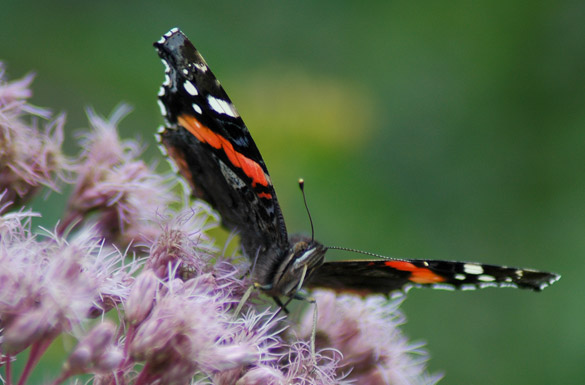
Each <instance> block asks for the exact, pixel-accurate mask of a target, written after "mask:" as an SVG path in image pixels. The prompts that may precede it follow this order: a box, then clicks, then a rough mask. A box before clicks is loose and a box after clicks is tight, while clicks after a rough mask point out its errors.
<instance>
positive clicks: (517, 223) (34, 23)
mask: <svg viewBox="0 0 585 385" xmlns="http://www.w3.org/2000/svg"><path fill="white" fill-rule="evenodd" d="M584 19H585V3H584V2H582V1H575V0H573V1H571V0H561V1H556V2H547V1H536V2H530V3H526V2H521V1H516V0H512V1H505V2H504V1H495V2H494V1H476V2H465V1H452V2H428V1H427V2H402V3H397V2H388V1H372V2H353V1H343V0H342V1H340V0H337V1H333V0H323V1H319V2H313V1H306V0H302V1H295V2H286V3H281V2H266V1H255V0H249V1H245V2H236V1H231V2H227V1H216V2H212V1H195V0H191V1H169V2H164V3H163V2H154V1H140V2H139V1H136V0H132V1H125V2H119V1H111V0H110V1H100V2H90V1H77V2H75V1H51V2H46V1H39V0H37V1H26V0H24V1H22V0H19V1H17V0H4V1H3V2H2V4H1V5H0V60H2V61H4V62H5V63H6V66H7V69H8V72H9V75H10V77H11V78H16V77H19V76H22V75H24V74H25V73H28V72H30V71H35V72H36V73H37V74H38V76H37V79H36V81H35V82H34V84H33V89H34V91H35V97H34V99H33V102H34V103H36V104H38V105H41V106H47V107H50V108H52V109H54V110H56V111H61V110H64V111H66V112H67V113H68V123H67V125H66V127H67V137H68V140H69V142H68V147H67V149H68V151H69V152H70V153H72V152H74V151H76V149H75V147H74V145H73V143H74V132H75V131H76V130H78V129H79V128H81V127H86V126H87V121H86V118H85V113H84V110H85V108H86V107H87V106H93V107H94V108H95V109H96V110H97V111H99V112H100V113H102V114H106V115H107V114H108V113H109V112H110V111H111V110H112V109H113V107H114V106H115V105H117V104H118V103H119V102H121V101H126V102H129V103H130V104H132V105H133V106H134V108H135V112H134V113H132V114H131V115H130V116H129V117H128V118H126V119H125V120H124V121H123V122H122V124H121V129H122V136H137V135H138V136H140V137H142V138H144V141H145V142H147V144H148V149H147V150H146V153H145V157H146V158H147V159H152V160H153V161H158V162H161V170H166V165H164V162H162V157H161V156H160V154H159V153H158V151H157V150H156V146H155V143H154V139H153V133H154V132H155V130H156V128H157V126H158V125H159V124H161V123H162V119H161V118H160V116H159V111H158V108H157V106H156V93H157V91H158V88H159V85H160V83H161V81H162V78H163V68H162V66H161V64H160V62H159V60H158V59H157V57H156V54H155V52H154V50H153V48H152V46H151V44H152V42H153V41H155V40H157V39H158V38H159V37H160V35H161V34H163V33H164V32H166V31H167V30H169V29H170V28H171V27H174V26H179V27H180V28H181V29H182V30H183V31H184V32H185V33H186V34H187V35H188V36H189V37H190V38H191V40H192V41H193V42H194V44H195V45H196V46H197V47H198V48H199V49H200V50H201V52H202V53H203V55H204V56H205V58H206V59H207V62H208V63H209V64H210V66H211V67H212V69H213V71H214V72H215V74H216V75H218V77H219V78H220V80H221V81H222V83H223V85H224V86H225V88H226V89H227V91H228V93H229V94H230V95H231V97H232V99H233V101H234V102H235V104H236V106H237V108H238V110H239V112H240V113H241V115H242V116H243V117H244V120H245V121H246V123H247V124H248V127H249V128H250V130H251V132H252V134H253V135H254V138H255V140H256V142H257V144H258V147H259V148H260V149H261V150H262V153H263V155H264V159H265V161H266V163H267V164H268V167H269V169H270V171H271V176H272V179H273V182H274V184H275V186H276V189H277V191H278V194H279V200H280V203H281V205H282V206H283V211H284V214H285V217H286V218H287V223H288V226H289V230H291V232H294V231H298V230H302V229H304V230H305V231H307V230H308V229H309V226H308V221H307V217H306V213H305V211H304V208H303V204H302V199H301V196H300V194H299V192H298V187H297V186H296V181H297V178H298V177H301V176H302V177H304V179H305V181H306V183H307V184H306V190H307V195H308V200H309V205H310V207H311V212H312V215H313V218H314V221H315V226H316V234H317V236H318V238H319V239H320V240H321V241H323V242H324V243H326V244H332V245H342V246H349V247H356V248H361V249H365V250H369V251H373V252H379V253H382V254H386V255H390V256H402V257H420V258H423V257H429V258H442V259H459V260H476V261H482V262H490V263H498V264H508V265H518V266H530V267H535V268H539V269H543V270H552V271H556V272H559V273H561V274H563V278H562V280H561V281H560V282H559V283H557V284H556V285H555V286H553V287H552V288H550V289H547V290H546V291H545V292H543V293H539V294H533V293H527V292H523V291H514V290H484V291H482V292H481V293H477V292H476V293H469V292H458V293H448V292H436V291H432V292H431V291H417V292H411V293H410V295H409V296H410V298H409V300H408V301H406V303H405V305H404V306H403V309H404V310H405V311H406V314H407V317H408V324H407V325H406V329H407V332H408V333H409V334H410V336H411V338H414V339H417V338H420V339H425V340H426V341H428V349H429V350H430V351H431V355H432V361H431V369H432V370H442V371H444V372H445V373H446V378H445V380H443V382H442V383H445V384H469V383H473V384H504V383H506V384H551V383H556V384H570V383H573V384H575V383H582V378H583V375H584V374H585V369H584V366H583V362H585V350H584V349H583V347H584V346H585V336H584V333H583V331H582V329H583V325H584V324H585V322H584V321H585V310H584V309H585V306H583V302H584V296H583V285H584V284H583V277H584V276H585V263H584V261H585V241H584V239H585V237H584V234H585V196H584V195H585V194H584V192H585V173H584V171H585V170H584V168H585V151H583V147H584V146H585V108H584V106H585V71H583V63H585V28H584V27H583V20H584ZM163 166H165V167H163ZM63 207H64V201H63V198H62V197H60V196H58V195H56V194H52V195H51V196H50V197H49V198H48V200H44V199H42V197H40V198H39V199H38V200H37V201H36V203H35V207H34V208H35V209H36V210H39V211H42V212H43V213H44V215H45V218H44V220H43V222H42V224H43V225H45V226H49V227H52V226H54V223H55V222H56V221H57V219H58V218H59V217H60V215H61V212H62V210H63ZM331 254H332V255H330V257H335V258H336V257H343V258H357V257H356V256H355V255H333V253H331ZM40 375H41V376H42V374H40ZM41 378H42V377H41Z"/></svg>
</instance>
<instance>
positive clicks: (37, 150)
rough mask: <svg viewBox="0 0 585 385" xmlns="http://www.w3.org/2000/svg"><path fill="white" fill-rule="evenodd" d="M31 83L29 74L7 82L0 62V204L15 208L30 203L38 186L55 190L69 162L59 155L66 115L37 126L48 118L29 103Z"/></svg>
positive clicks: (31, 78)
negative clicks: (42, 125)
mask: <svg viewBox="0 0 585 385" xmlns="http://www.w3.org/2000/svg"><path fill="white" fill-rule="evenodd" d="M32 80H33V76H32V75H28V76H26V77H24V78H23V79H21V80H17V81H13V82H7V81H6V80H5V74H4V70H3V68H2V63H0V192H3V191H5V193H3V194H2V196H1V199H0V205H3V204H5V203H6V202H13V203H14V205H15V206H16V207H19V206H21V205H22V204H24V203H26V202H27V201H28V200H30V199H31V198H32V197H33V196H34V195H35V193H36V192H37V191H38V190H39V189H40V187H41V186H47V187H49V188H50V189H52V190H58V188H59V183H60V182H61V181H63V180H65V179H66V178H67V174H68V171H69V169H70V167H71V166H70V164H69V161H68V160H67V159H66V158H65V156H64V155H63V153H62V152H61V145H62V143H63V125H64V123H65V116H64V115H60V116H58V117H57V118H55V119H54V120H50V121H49V122H48V123H46V124H45V129H44V130H39V128H38V127H37V126H38V125H37V120H38V119H49V118H50V117H51V114H50V113H49V112H48V111H47V110H44V109H41V108H38V107H34V106H32V105H30V104H28V102H27V100H26V99H28V98H29V97H30V96H31V95H32V92H31V91H30V89H29V86H30V83H31V82H32Z"/></svg>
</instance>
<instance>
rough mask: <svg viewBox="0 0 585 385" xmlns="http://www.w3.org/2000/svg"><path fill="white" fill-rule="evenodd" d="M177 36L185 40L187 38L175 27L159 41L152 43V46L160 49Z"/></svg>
mask: <svg viewBox="0 0 585 385" xmlns="http://www.w3.org/2000/svg"><path fill="white" fill-rule="evenodd" d="M177 36H179V37H182V38H183V39H186V38H187V37H186V36H185V35H184V34H183V32H181V30H180V29H179V28H178V27H173V28H171V29H170V30H169V31H168V32H167V33H165V34H164V35H163V36H162V37H161V38H160V39H159V40H157V41H155V42H154V43H152V45H153V46H154V47H156V48H160V47H162V46H164V45H165V44H166V43H167V42H168V41H169V40H171V39H172V38H174V37H177Z"/></svg>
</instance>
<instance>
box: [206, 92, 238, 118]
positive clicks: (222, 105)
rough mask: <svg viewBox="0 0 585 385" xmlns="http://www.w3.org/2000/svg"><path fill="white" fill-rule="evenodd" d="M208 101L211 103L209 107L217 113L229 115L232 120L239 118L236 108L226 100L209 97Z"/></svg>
mask: <svg viewBox="0 0 585 385" xmlns="http://www.w3.org/2000/svg"><path fill="white" fill-rule="evenodd" d="M207 101H208V102H209V107H211V108H212V109H213V110H214V111H215V112H217V113H220V114H224V115H228V116H231V117H232V118H237V117H238V116H239V115H238V113H237V112H236V109H235V108H234V106H233V105H232V104H231V103H229V102H226V101H225V100H222V99H218V98H215V97H213V96H211V95H209V96H207Z"/></svg>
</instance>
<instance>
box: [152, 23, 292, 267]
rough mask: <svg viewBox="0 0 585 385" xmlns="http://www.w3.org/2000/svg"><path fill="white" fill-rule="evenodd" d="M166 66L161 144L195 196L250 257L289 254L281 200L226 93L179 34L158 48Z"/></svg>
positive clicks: (171, 35) (165, 39)
mask: <svg viewBox="0 0 585 385" xmlns="http://www.w3.org/2000/svg"><path fill="white" fill-rule="evenodd" d="M154 46H155V47H156V49H157V51H158V54H159V56H160V58H161V59H162V61H163V64H164V65H165V68H166V71H165V81H164V83H163V85H162V87H161V91H160V92H159V101H160V103H159V104H160V106H161V110H162V113H163V116H164V118H165V122H166V127H164V128H163V129H162V130H161V131H160V132H159V136H160V138H159V139H160V142H161V144H162V145H163V146H164V148H165V150H166V153H167V154H168V155H169V157H170V158H171V159H172V160H173V162H174V163H175V165H176V167H177V168H178V170H179V171H180V173H181V174H182V176H183V177H184V178H185V179H186V180H187V182H188V183H189V184H190V185H191V188H192V189H193V193H194V195H195V196H196V197H198V198H201V199H204V200H206V201H207V202H209V203H210V204H211V205H212V206H213V207H214V208H215V209H216V210H217V211H219V213H220V215H221V217H222V221H223V223H224V225H225V226H226V227H228V228H229V229H231V230H236V231H237V232H238V233H239V234H241V236H242V244H243V246H244V250H245V251H246V253H247V254H248V256H249V257H250V258H256V257H258V256H265V255H267V256H268V255H270V256H272V257H269V258H276V257H275V256H274V254H275V252H276V250H283V249H287V248H288V236H287V232H286V227H285V223H284V220H283V218H282V213H281V211H280V207H279V205H278V202H277V199H276V193H275V191H274V187H273V186H272V182H271V181H270V176H269V174H268V170H267V169H266V165H265V164H264V161H263V160H262V156H261V155H260V152H259V151H258V148H257V147H256V144H255V143H254V141H253V140H252V137H251V136H250V133H249V131H248V129H247V128H246V125H245V124H244V122H243V121H242V119H241V118H240V115H239V114H238V112H237V111H236V109H235V107H234V106H233V104H232V102H231V100H230V99H229V97H228V96H227V94H226V93H225V91H224V89H223V88H222V86H221V85H220V83H219V82H218V81H217V79H216V78H215V76H214V75H213V73H212V72H211V70H210V69H209V67H208V66H207V63H206V62H205V60H204V59H203V57H202V56H201V55H200V54H199V52H198V51H197V50H196V49H195V47H194V46H193V44H191V42H190V41H189V40H188V39H187V37H185V35H184V34H183V33H181V32H180V31H179V30H177V29H173V30H171V31H170V32H169V33H167V34H165V35H164V36H163V38H162V39H161V40H159V41H158V42H156V43H154Z"/></svg>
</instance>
